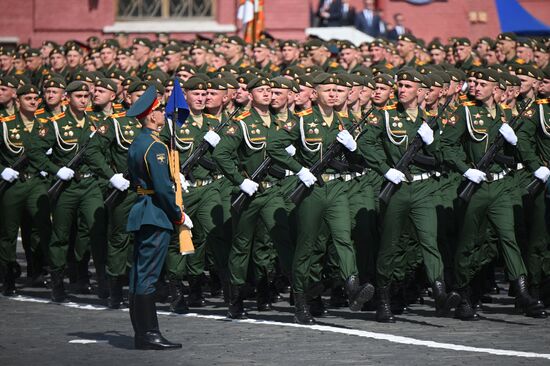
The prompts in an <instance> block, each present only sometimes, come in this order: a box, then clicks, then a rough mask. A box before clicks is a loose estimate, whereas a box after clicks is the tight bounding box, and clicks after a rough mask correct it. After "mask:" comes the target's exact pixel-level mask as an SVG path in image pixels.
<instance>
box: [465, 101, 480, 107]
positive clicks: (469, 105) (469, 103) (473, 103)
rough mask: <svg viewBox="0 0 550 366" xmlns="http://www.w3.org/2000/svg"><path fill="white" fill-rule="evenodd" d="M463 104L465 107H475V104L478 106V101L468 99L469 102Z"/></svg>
mask: <svg viewBox="0 0 550 366" xmlns="http://www.w3.org/2000/svg"><path fill="white" fill-rule="evenodd" d="M462 105H463V106H464V107H473V106H476V105H477V103H476V102H474V101H468V102H464V103H462Z"/></svg>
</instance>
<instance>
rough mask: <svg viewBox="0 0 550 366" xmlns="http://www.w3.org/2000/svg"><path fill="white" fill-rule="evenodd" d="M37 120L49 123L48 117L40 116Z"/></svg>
mask: <svg viewBox="0 0 550 366" xmlns="http://www.w3.org/2000/svg"><path fill="white" fill-rule="evenodd" d="M37 120H38V122H40V123H47V122H48V119H47V118H41V117H38V118H37Z"/></svg>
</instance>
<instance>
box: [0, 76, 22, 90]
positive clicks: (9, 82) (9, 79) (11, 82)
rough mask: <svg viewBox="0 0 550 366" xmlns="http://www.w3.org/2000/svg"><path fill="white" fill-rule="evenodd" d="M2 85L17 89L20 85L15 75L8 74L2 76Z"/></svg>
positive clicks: (0, 80)
mask: <svg viewBox="0 0 550 366" xmlns="http://www.w3.org/2000/svg"><path fill="white" fill-rule="evenodd" d="M0 86H7V87H8V88H13V89H17V88H18V87H19V80H18V79H17V78H16V77H14V76H10V75H6V76H4V77H2V78H0Z"/></svg>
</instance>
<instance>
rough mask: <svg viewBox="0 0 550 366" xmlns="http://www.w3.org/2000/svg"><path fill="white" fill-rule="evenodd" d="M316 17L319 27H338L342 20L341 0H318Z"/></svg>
mask: <svg viewBox="0 0 550 366" xmlns="http://www.w3.org/2000/svg"><path fill="white" fill-rule="evenodd" d="M317 9H318V10H317V17H318V18H319V26H320V27H339V26H340V25H341V20H342V0H319V7H318V8H317Z"/></svg>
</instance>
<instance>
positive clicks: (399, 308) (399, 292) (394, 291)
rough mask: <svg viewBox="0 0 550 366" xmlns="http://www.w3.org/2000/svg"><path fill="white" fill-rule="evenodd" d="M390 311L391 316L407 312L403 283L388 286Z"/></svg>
mask: <svg viewBox="0 0 550 366" xmlns="http://www.w3.org/2000/svg"><path fill="white" fill-rule="evenodd" d="M390 309H391V312H392V313H393V314H397V315H401V314H403V313H405V312H407V311H408V310H409V307H408V306H407V299H406V298H405V283H404V282H403V281H399V282H393V283H392V284H391V286H390Z"/></svg>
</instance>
